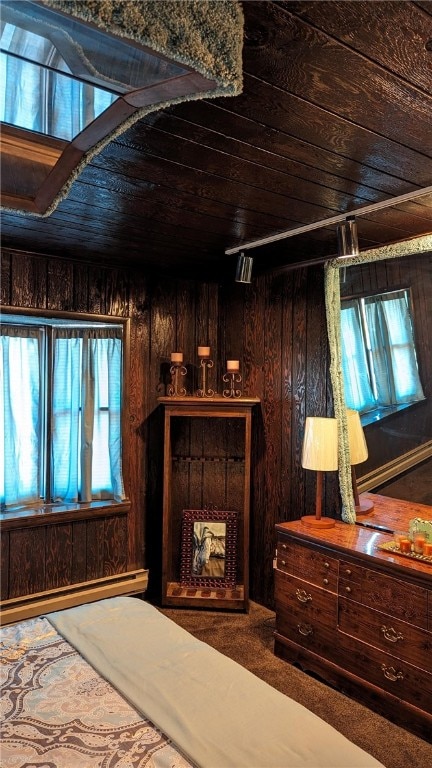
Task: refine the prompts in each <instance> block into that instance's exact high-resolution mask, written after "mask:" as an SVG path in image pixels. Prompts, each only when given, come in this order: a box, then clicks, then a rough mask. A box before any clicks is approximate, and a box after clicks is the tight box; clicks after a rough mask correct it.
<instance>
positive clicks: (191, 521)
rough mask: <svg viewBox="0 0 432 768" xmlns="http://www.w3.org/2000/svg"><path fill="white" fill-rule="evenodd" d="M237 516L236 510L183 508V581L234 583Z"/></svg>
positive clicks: (216, 584) (192, 584)
mask: <svg viewBox="0 0 432 768" xmlns="http://www.w3.org/2000/svg"><path fill="white" fill-rule="evenodd" d="M237 518H238V513H237V512H236V511H234V510H217V509H212V510H208V509H184V510H183V512H182V535H181V561H180V584H181V585H182V586H188V587H210V588H226V587H235V585H236V577H237Z"/></svg>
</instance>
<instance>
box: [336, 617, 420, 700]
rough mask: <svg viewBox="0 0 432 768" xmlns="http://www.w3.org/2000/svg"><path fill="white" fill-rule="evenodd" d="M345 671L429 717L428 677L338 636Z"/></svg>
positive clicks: (404, 663) (383, 654) (355, 642)
mask: <svg viewBox="0 0 432 768" xmlns="http://www.w3.org/2000/svg"><path fill="white" fill-rule="evenodd" d="M338 638H339V639H338V645H339V649H340V653H341V660H342V659H343V661H342V664H343V666H344V668H345V669H347V670H348V671H350V672H352V673H353V674H355V675H357V676H358V677H360V678H362V679H363V680H367V681H368V682H370V683H372V685H376V686H378V687H379V688H382V689H383V690H385V691H388V692H389V693H391V694H393V696H397V697H398V698H400V699H402V700H404V701H407V702H409V703H411V704H413V705H414V706H416V707H419V709H422V710H424V711H425V712H428V713H429V714H432V674H429V673H427V672H425V671H424V670H422V669H418V667H415V666H412V665H411V664H408V663H407V662H406V661H401V660H400V659H395V658H393V657H392V656H391V655H390V654H388V653H384V652H383V651H380V650H379V649H377V648H372V647H371V646H370V645H367V644H366V643H362V642H359V641H358V640H354V639H353V638H351V637H349V636H348V635H345V634H344V633H343V632H338Z"/></svg>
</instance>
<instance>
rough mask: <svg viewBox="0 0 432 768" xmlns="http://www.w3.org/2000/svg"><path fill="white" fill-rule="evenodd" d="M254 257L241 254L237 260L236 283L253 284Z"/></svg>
mask: <svg viewBox="0 0 432 768" xmlns="http://www.w3.org/2000/svg"><path fill="white" fill-rule="evenodd" d="M252 265H253V258H252V256H245V255H244V253H241V254H240V255H239V257H238V259H237V269H236V276H235V279H236V283H250V282H252Z"/></svg>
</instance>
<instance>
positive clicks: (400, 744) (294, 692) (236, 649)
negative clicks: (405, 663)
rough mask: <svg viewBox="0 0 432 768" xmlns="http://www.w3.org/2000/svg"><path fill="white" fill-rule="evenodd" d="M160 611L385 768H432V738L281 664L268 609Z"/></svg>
mask: <svg viewBox="0 0 432 768" xmlns="http://www.w3.org/2000/svg"><path fill="white" fill-rule="evenodd" d="M160 610H161V611H162V613H164V614H165V615H166V616H168V617H169V618H170V619H172V620H173V621H175V622H176V623H177V624H179V625H180V626H182V627H183V628H184V629H186V630H188V631H189V632H190V633H191V634H193V635H194V636H195V637H197V638H198V639H199V640H203V641H204V642H206V643H208V644H209V645H211V646H213V647H214V648H216V649H217V650H218V651H221V653H223V654H225V655H226V656H229V657H230V658H231V659H234V660H235V661H237V662H238V663H239V664H242V665H243V666H244V667H246V668H247V669H249V670H250V671H251V672H253V673H254V674H256V675H257V677H261V678H262V679H263V680H265V681H266V682H267V683H270V685H272V686H274V687H275V688H277V689H278V690H280V691H282V692H283V693H285V694H286V695H288V696H290V697H291V698H292V699H295V701H298V702H300V703H301V704H303V705H304V706H306V707H307V708H308V709H310V710H312V711H313V712H314V713H315V714H316V715H319V717H321V718H322V719H323V720H326V721H327V722H328V723H330V724H331V725H333V726H334V727H335V728H337V730H338V731H340V732H341V733H343V734H344V735H345V736H347V737H348V738H349V739H351V741H353V742H354V743H355V744H358V745H359V746H360V747H362V748H363V749H364V750H366V751H367V752H369V753H370V754H372V755H373V756H374V757H376V758H377V759H378V760H380V761H381V762H382V763H383V764H384V765H385V766H386V768H432V733H431V743H428V742H426V741H424V740H423V739H420V738H418V737H416V736H414V735H413V734H411V733H409V732H408V731H406V730H404V729H403V728H400V727H398V726H396V725H394V724H393V723H390V722H389V721H388V720H386V719H385V718H383V717H380V716H379V715H377V714H375V713H374V712H372V711H371V710H370V709H368V708H366V707H364V706H362V705H361V704H358V703H357V702H355V701H352V700H351V699H349V698H347V697H346V696H344V695H343V694H341V693H339V692H338V691H335V690H334V689H333V688H331V687H329V686H327V685H325V684H324V683H322V682H320V681H318V680H316V679H314V678H313V677H311V676H310V675H306V674H305V673H304V672H302V671H301V670H299V669H297V668H296V667H293V666H292V665H291V664H288V663H287V662H285V661H282V660H281V659H278V658H277V657H276V656H275V655H274V653H273V630H274V613H273V612H272V611H270V610H268V609H267V608H264V607H263V606H261V605H258V604H257V603H253V602H252V603H251V606H250V612H249V614H243V613H241V614H237V613H227V612H219V611H217V612H216V611H199V610H197V611H196V610H189V609H176V608H163V609H160ZM230 768H235V766H232V767H230ZM254 768H255V767H254ZM256 768H259V767H258V766H257V767H256ZM283 768H289V766H283ZM347 768H349V766H347Z"/></svg>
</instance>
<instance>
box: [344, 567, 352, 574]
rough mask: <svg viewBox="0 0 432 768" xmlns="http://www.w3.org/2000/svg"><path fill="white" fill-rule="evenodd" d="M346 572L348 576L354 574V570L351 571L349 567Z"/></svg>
mask: <svg viewBox="0 0 432 768" xmlns="http://www.w3.org/2000/svg"><path fill="white" fill-rule="evenodd" d="M345 574H346V575H347V576H351V574H352V571H350V569H349V568H347V569H346V570H345Z"/></svg>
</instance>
